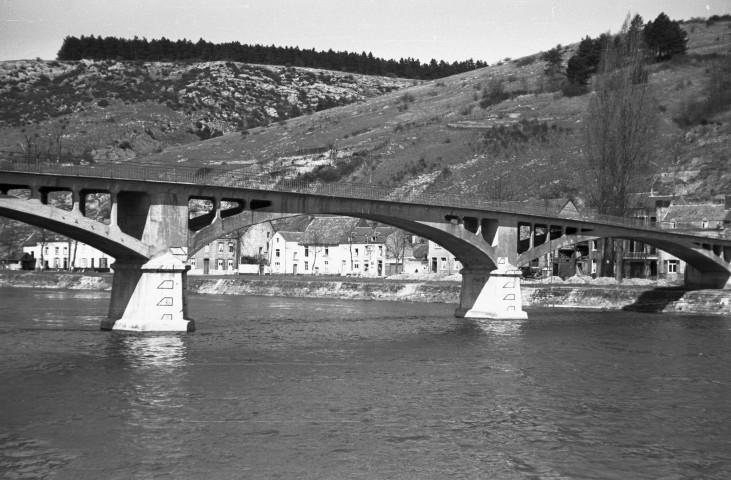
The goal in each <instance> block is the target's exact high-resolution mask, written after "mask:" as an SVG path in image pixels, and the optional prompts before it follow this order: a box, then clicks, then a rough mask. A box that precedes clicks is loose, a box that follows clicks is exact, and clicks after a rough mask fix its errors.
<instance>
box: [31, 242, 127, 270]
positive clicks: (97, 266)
mask: <svg viewBox="0 0 731 480" xmlns="http://www.w3.org/2000/svg"><path fill="white" fill-rule="evenodd" d="M23 252H25V253H28V254H29V255H31V256H32V257H33V258H34V259H35V268H37V269H42V270H80V271H95V272H108V271H109V269H110V268H111V266H112V264H113V263H114V258H112V257H110V256H109V255H107V254H105V253H103V252H101V251H99V250H97V249H96V248H94V247H91V246H89V245H87V244H85V243H81V242H79V241H76V240H69V239H66V238H65V237H51V239H49V240H46V241H38V240H37V239H36V237H35V236H34V237H31V239H30V240H29V241H28V242H26V244H25V245H24V246H23Z"/></svg>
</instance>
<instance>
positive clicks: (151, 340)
mask: <svg viewBox="0 0 731 480" xmlns="http://www.w3.org/2000/svg"><path fill="white" fill-rule="evenodd" d="M111 341H113V342H117V343H118V344H119V351H120V353H121V354H122V356H123V357H124V358H125V359H126V360H127V361H128V362H129V363H130V365H132V366H133V367H134V368H137V369H141V370H154V371H156V373H159V374H167V373H174V371H175V370H176V369H180V368H182V367H184V366H185V343H184V342H183V339H182V338H181V337H180V336H179V335H161V336H155V335H154V334H152V336H149V337H148V336H143V335H127V334H120V335H119V336H118V337H116V338H112V339H111Z"/></svg>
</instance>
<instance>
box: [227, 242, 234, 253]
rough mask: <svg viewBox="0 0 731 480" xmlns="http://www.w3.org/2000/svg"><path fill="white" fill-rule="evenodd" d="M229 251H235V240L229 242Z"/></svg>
mask: <svg viewBox="0 0 731 480" xmlns="http://www.w3.org/2000/svg"><path fill="white" fill-rule="evenodd" d="M228 253H234V242H228Z"/></svg>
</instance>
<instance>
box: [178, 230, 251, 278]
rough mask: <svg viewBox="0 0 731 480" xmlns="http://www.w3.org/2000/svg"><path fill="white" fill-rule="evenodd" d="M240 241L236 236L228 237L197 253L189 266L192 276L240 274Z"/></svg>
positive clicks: (190, 259) (208, 245)
mask: <svg viewBox="0 0 731 480" xmlns="http://www.w3.org/2000/svg"><path fill="white" fill-rule="evenodd" d="M238 246H239V240H238V238H237V236H236V234H235V233H234V234H230V235H226V236H224V237H221V238H219V239H217V240H214V241H212V242H211V243H209V244H207V245H205V246H204V247H203V248H201V249H200V250H198V251H197V252H195V253H194V254H193V255H192V256H191V257H190V258H189V259H188V264H189V265H190V270H189V271H188V273H189V274H191V275H209V274H212V275H235V274H237V273H238V264H239V253H238V250H237V249H238Z"/></svg>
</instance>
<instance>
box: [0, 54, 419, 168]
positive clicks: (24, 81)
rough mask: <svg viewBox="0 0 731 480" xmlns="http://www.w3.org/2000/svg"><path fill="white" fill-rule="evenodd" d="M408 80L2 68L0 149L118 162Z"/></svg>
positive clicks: (301, 73)
mask: <svg viewBox="0 0 731 480" xmlns="http://www.w3.org/2000/svg"><path fill="white" fill-rule="evenodd" d="M410 83H411V82H409V81H407V80H403V79H394V78H388V77H373V76H365V75H355V74H344V73H341V72H330V71H324V70H316V69H306V68H294V67H271V66H258V65H248V64H241V63H234V62H208V63H195V64H194V63H190V64H174V63H159V62H155V63H142V62H125V63H123V62H117V61H113V60H110V61H96V62H94V61H86V60H82V61H79V62H58V61H51V62H44V61H25V60H24V61H9V62H0V112H3V113H2V115H0V129H1V130H0V149H3V150H18V149H20V148H25V149H29V150H38V149H40V150H51V151H52V152H51V153H52V154H56V153H60V154H61V155H65V154H66V153H67V152H68V153H70V154H73V155H80V154H83V155H85V156H86V157H87V160H93V161H120V160H121V161H124V160H130V159H134V158H139V157H140V156H144V155H147V154H150V153H153V152H158V151H161V150H163V149H164V148H166V147H168V146H172V145H178V144H186V143H190V142H198V141H200V140H203V139H207V138H213V137H216V136H219V135H223V134H229V133H237V134H241V133H242V132H246V131H247V130H248V129H249V128H254V127H260V126H267V125H270V124H272V123H275V122H279V121H282V120H284V119H287V118H291V117H296V116H300V115H306V114H309V113H312V112H315V111H319V110H324V109H328V108H332V107H334V106H339V105H346V104H350V103H356V102H363V101H364V100H366V99H368V98H371V97H374V96H378V95H381V94H384V93H388V92H390V91H393V90H396V89H399V88H402V87H404V86H407V85H409V84H410ZM58 134H60V136H59V135H58ZM59 150H60V152H59Z"/></svg>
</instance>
